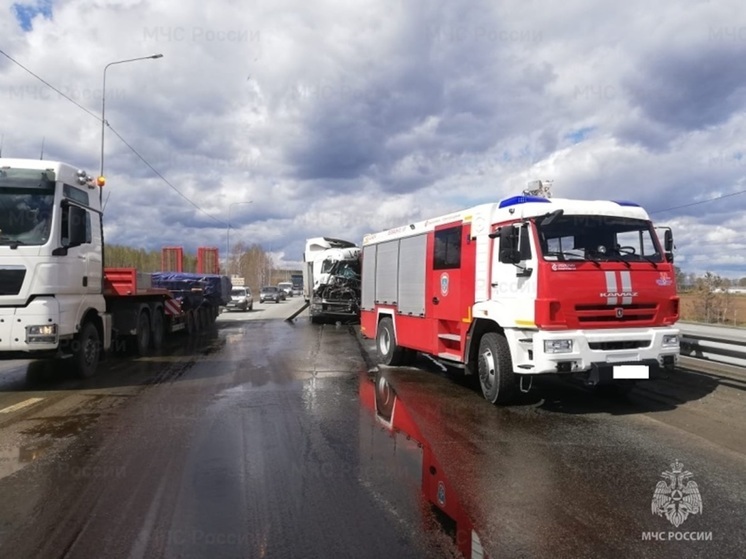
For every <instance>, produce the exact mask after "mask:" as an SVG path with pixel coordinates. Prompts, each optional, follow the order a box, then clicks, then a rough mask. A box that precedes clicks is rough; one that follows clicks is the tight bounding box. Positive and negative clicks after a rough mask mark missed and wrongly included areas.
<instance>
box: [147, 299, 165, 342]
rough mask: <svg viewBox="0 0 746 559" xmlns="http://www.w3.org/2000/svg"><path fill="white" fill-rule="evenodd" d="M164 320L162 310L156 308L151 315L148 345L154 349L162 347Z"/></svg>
mask: <svg viewBox="0 0 746 559" xmlns="http://www.w3.org/2000/svg"><path fill="white" fill-rule="evenodd" d="M165 326H166V321H165V319H164V317H163V311H162V310H160V309H156V311H155V314H154V315H153V323H152V324H151V326H150V328H151V332H150V347H151V348H152V349H154V350H156V351H158V350H159V349H161V348H162V347H163V338H164V337H165Z"/></svg>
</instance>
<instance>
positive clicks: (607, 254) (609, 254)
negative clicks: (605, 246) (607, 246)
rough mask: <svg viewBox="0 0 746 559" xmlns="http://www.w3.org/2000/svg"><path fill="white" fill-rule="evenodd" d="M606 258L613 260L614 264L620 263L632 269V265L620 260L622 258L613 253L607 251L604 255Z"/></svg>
mask: <svg viewBox="0 0 746 559" xmlns="http://www.w3.org/2000/svg"><path fill="white" fill-rule="evenodd" d="M606 256H608V257H609V258H610V259H611V258H613V259H614V262H621V263H623V264H624V265H625V266H627V268H631V267H632V264H630V263H629V262H627V261H626V260H625V259H624V258H622V256H621V255H620V254H618V253H615V252H614V251H609V252H608V253H606Z"/></svg>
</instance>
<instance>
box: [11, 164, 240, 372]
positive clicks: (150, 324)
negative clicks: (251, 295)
mask: <svg viewBox="0 0 746 559" xmlns="http://www.w3.org/2000/svg"><path fill="white" fill-rule="evenodd" d="M104 182H105V181H104V180H103V177H99V178H98V179H96V180H94V179H93V177H91V176H90V175H88V174H87V173H85V172H84V171H81V170H79V169H77V168H76V167H73V166H71V165H68V164H66V163H62V162H60V161H47V160H35V159H8V158H0V359H33V360H43V361H50V362H51V363H52V365H56V364H59V363H62V362H64V363H67V364H70V365H72V368H73V370H74V371H75V372H76V373H77V374H78V375H79V376H82V377H90V376H92V375H94V374H95V373H96V370H97V367H98V363H99V360H100V359H101V356H102V355H103V354H104V353H105V352H107V351H109V350H111V349H112V343H113V342H114V341H116V342H117V344H116V345H115V346H114V349H119V348H120V347H122V346H121V345H120V343H119V341H120V340H124V341H125V342H126V344H127V345H128V346H133V347H134V349H135V350H136V351H137V352H138V353H140V354H145V353H147V352H149V351H151V350H158V349H160V348H161V347H162V345H163V341H164V339H165V337H166V336H167V335H169V334H172V333H176V332H179V331H185V332H187V333H190V334H191V333H195V332H199V331H201V330H204V329H205V328H207V327H209V325H210V324H212V322H213V321H214V320H215V318H216V317H217V316H218V314H219V310H220V306H221V305H224V304H226V303H227V301H228V299H229V298H230V287H231V286H230V279H229V278H228V277H226V276H220V275H217V274H215V273H210V272H215V271H217V262H218V261H219V255H218V253H217V249H215V248H205V249H204V250H202V251H201V252H200V253H199V255H198V256H199V262H198V265H199V273H198V274H189V273H183V272H182V271H181V266H182V258H181V257H182V252H181V250H180V249H179V250H176V251H167V254H166V253H164V255H165V256H174V257H175V261H174V263H173V264H174V265H175V266H176V267H177V271H175V272H160V273H151V274H146V273H142V272H140V271H138V270H137V269H135V268H104V266H103V262H104V242H103V221H104V220H103V208H102V196H101V190H100V187H102V186H103V184H104ZM172 252H173V254H172ZM171 260H173V259H171ZM164 267H165V266H164ZM169 267H170V265H169Z"/></svg>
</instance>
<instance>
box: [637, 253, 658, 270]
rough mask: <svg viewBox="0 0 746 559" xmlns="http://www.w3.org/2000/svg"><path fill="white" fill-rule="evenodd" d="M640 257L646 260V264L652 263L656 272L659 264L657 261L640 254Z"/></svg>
mask: <svg viewBox="0 0 746 559" xmlns="http://www.w3.org/2000/svg"><path fill="white" fill-rule="evenodd" d="M638 256H639V257H640V258H642V259H643V260H645V261H646V262H650V263H651V264H652V265H653V268H655V269H656V270H657V269H658V263H657V262H656V261H655V260H653V259H652V258H651V257H650V256H645V255H644V254H638Z"/></svg>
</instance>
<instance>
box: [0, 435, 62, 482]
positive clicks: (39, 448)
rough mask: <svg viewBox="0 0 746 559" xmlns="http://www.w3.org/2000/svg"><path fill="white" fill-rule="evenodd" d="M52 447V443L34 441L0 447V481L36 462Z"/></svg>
mask: <svg viewBox="0 0 746 559" xmlns="http://www.w3.org/2000/svg"><path fill="white" fill-rule="evenodd" d="M50 446H52V441H35V442H33V443H29V444H26V445H18V446H12V445H9V446H1V447H0V479H3V478H6V477H8V476H9V475H12V474H14V473H16V472H17V471H19V470H21V469H23V468H25V467H26V466H28V465H29V464H31V463H33V462H34V461H36V460H38V459H39V458H41V457H42V456H44V454H45V453H46V451H47V450H48V449H49V447H50Z"/></svg>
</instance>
